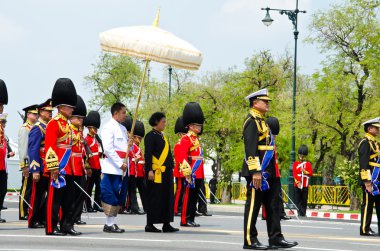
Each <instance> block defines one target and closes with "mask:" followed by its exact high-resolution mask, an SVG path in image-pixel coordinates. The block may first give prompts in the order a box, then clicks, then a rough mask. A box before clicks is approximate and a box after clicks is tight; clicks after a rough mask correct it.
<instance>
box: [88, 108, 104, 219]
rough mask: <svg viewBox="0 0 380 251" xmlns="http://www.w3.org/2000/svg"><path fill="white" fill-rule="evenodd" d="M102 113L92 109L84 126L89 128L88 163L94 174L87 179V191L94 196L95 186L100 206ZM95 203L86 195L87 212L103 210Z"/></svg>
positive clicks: (96, 200) (95, 197)
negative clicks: (99, 132) (100, 134)
mask: <svg viewBox="0 0 380 251" xmlns="http://www.w3.org/2000/svg"><path fill="white" fill-rule="evenodd" d="M100 123H101V120H100V114H99V112H97V111H90V112H89V113H88V115H87V117H86V118H85V119H84V126H86V127H87V129H88V134H87V136H86V138H85V141H86V143H87V145H88V147H89V148H90V150H91V154H92V157H90V158H89V159H88V164H89V166H90V167H91V170H92V175H91V177H89V178H88V179H87V186H86V192H87V193H88V195H90V196H92V190H93V188H94V186H95V195H94V201H95V202H96V203H97V204H98V205H99V206H100V205H101V200H100V192H101V191H100V180H101V174H102V171H101V166H100V158H101V157H102V155H103V146H102V141H101V139H100V137H99V136H98V129H99V127H100ZM98 205H96V204H95V203H94V205H92V203H91V200H90V199H89V198H87V197H86V209H87V212H89V213H92V212H96V211H98V212H103V209H102V208H101V207H99V206H98Z"/></svg>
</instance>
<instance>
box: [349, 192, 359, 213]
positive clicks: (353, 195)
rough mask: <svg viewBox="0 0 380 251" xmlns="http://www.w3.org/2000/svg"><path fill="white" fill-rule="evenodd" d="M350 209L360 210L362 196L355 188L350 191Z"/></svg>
mask: <svg viewBox="0 0 380 251" xmlns="http://www.w3.org/2000/svg"><path fill="white" fill-rule="evenodd" d="M350 210H360V198H359V197H358V194H357V192H356V191H355V190H352V191H351V192H350Z"/></svg>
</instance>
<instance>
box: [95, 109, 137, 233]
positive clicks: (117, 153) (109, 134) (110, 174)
mask: <svg viewBox="0 0 380 251" xmlns="http://www.w3.org/2000/svg"><path fill="white" fill-rule="evenodd" d="M111 113H112V119H111V120H110V121H108V122H107V123H106V124H105V125H104V128H103V130H102V133H101V136H102V141H103V147H104V155H105V157H104V159H103V160H102V162H101V167H102V173H103V178H102V181H101V182H100V188H101V191H102V192H101V196H100V197H101V201H102V207H103V210H104V213H105V215H106V216H107V218H106V224H105V225H104V228H103V231H104V232H107V233H123V232H125V231H124V229H120V228H119V227H118V226H117V225H116V224H115V223H114V220H115V217H116V216H117V213H118V211H119V204H120V200H122V198H121V196H122V191H120V190H122V189H121V187H122V182H123V178H124V176H125V173H126V170H127V163H128V161H125V158H126V156H127V154H126V151H127V147H128V144H132V141H131V142H128V133H127V131H126V129H125V127H124V126H122V125H121V124H120V123H121V122H122V121H124V120H125V118H126V108H125V105H123V104H122V103H115V104H113V105H112V107H111Z"/></svg>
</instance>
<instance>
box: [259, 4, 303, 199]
mask: <svg viewBox="0 0 380 251" xmlns="http://www.w3.org/2000/svg"><path fill="white" fill-rule="evenodd" d="M261 10H265V11H266V12H267V13H266V15H265V17H264V19H263V20H262V22H263V23H264V25H266V26H269V25H271V24H272V22H273V19H272V18H271V16H270V15H269V11H277V12H279V13H280V14H281V15H283V14H285V15H287V16H288V18H289V20H290V21H292V23H293V29H294V31H293V34H294V66H293V105H292V150H291V152H290V168H289V185H288V188H289V191H288V193H289V196H290V198H291V199H292V200H293V201H294V196H295V195H294V177H293V163H294V161H295V160H296V152H295V148H296V138H295V120H296V94H297V93H296V92H297V40H298V34H299V32H298V29H297V28H298V27H297V26H298V13H306V11H301V10H299V9H298V0H296V9H295V10H283V9H271V8H269V7H267V8H261Z"/></svg>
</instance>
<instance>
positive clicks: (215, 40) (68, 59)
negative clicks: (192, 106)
mask: <svg viewBox="0 0 380 251" xmlns="http://www.w3.org/2000/svg"><path fill="white" fill-rule="evenodd" d="M340 1H342V0H335V1H332V0H330V1H327V0H325V1H315V0H314V1H312V0H300V1H299V2H300V4H299V7H300V9H303V10H307V11H308V13H307V14H300V19H299V30H300V46H299V66H300V67H301V71H302V72H303V73H311V72H313V70H314V69H316V68H318V65H319V62H320V61H321V60H322V59H323V57H322V56H321V55H320V54H319V53H318V49H317V48H315V46H313V45H307V44H305V43H303V42H302V39H304V38H305V36H306V35H307V34H308V23H309V22H310V18H311V14H312V13H314V12H315V11H317V10H319V9H326V8H328V7H329V5H330V4H331V3H334V2H340ZM266 6H269V7H272V8H288V9H294V8H295V0H207V1H205V0H191V1H190V0H181V1H178V0H177V1H174V0H155V1H152V0H150V1H148V0H134V1H132V0H107V1H105V0H65V1H63V0H61V1H58V0H17V1H2V4H1V8H0V57H1V60H0V78H1V79H3V80H4V81H5V82H6V83H7V86H8V92H9V105H8V106H6V108H5V111H6V112H8V113H9V123H8V134H9V136H11V137H12V138H13V139H16V136H17V129H18V127H19V125H20V124H21V119H20V118H19V115H18V114H17V113H16V111H17V110H21V109H22V108H23V107H25V106H27V105H30V104H33V103H40V102H42V101H44V100H46V99H47V98H48V97H49V96H50V95H51V90H52V87H53V84H54V82H55V80H56V79H57V78H59V77H69V78H71V79H72V80H73V81H74V83H75V85H76V88H77V92H78V94H80V95H81V96H82V97H83V98H84V99H85V101H86V100H89V99H90V98H91V93H90V92H89V90H88V89H86V88H85V86H84V85H83V83H84V81H83V78H84V76H86V75H87V74H89V73H90V72H91V71H92V64H93V63H95V62H96V60H97V58H98V57H99V55H100V47H99V40H98V34H99V32H101V31H104V30H107V29H110V28H115V27H120V26H132V25H149V24H151V23H152V20H153V18H154V16H155V13H156V10H157V8H158V7H160V8H161V19H160V27H162V28H163V29H166V30H169V31H171V32H172V33H174V34H175V35H177V36H179V37H181V38H183V39H185V40H187V41H189V42H190V43H192V44H193V45H194V46H195V47H197V48H198V49H199V50H201V51H202V52H203V54H204V61H203V64H202V66H201V69H200V71H199V74H202V73H204V72H207V71H214V70H220V69H221V70H223V69H227V68H228V67H231V66H237V67H238V68H243V66H244V65H243V64H244V59H245V58H247V57H248V56H250V55H252V54H253V53H255V52H258V51H260V50H263V49H270V50H272V51H273V52H275V54H277V55H279V54H282V53H283V52H284V51H285V50H286V49H288V50H289V51H290V52H293V41H294V40H293V34H292V24H291V22H290V21H289V20H288V19H287V17H286V16H281V15H280V14H278V13H274V12H273V13H271V16H272V18H273V19H274V20H275V21H274V23H273V24H272V25H271V26H270V27H266V26H264V25H263V24H262V22H261V20H262V19H263V17H264V16H265V13H264V12H263V11H261V10H260V8H261V7H266ZM151 67H152V72H153V77H155V78H157V79H159V80H165V79H166V77H165V75H164V74H163V71H162V68H163V66H162V65H159V64H152V66H151Z"/></svg>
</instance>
